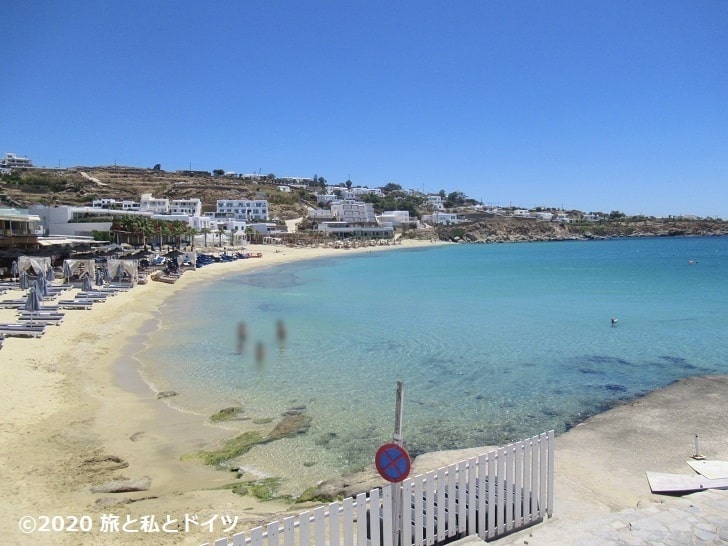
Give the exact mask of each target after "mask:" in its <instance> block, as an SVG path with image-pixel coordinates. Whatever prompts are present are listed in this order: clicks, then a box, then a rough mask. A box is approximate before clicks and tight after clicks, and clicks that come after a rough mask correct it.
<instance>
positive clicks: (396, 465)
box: [374, 444, 411, 482]
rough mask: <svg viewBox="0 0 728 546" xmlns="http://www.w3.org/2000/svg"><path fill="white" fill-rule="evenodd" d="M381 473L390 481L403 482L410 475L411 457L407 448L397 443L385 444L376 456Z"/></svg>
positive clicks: (376, 463)
mask: <svg viewBox="0 0 728 546" xmlns="http://www.w3.org/2000/svg"><path fill="white" fill-rule="evenodd" d="M374 464H375V465H376V466H377V472H379V475H380V476H381V477H382V478H384V479H385V480H387V481H388V482H401V481H403V480H404V479H406V478H407V476H409V473H410V467H411V465H410V458H409V453H407V450H406V449H405V448H403V447H402V446H400V445H397V444H384V445H383V446H382V447H380V448H379V449H378V450H377V454H376V455H375V456H374Z"/></svg>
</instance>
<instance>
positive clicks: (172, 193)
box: [0, 167, 306, 220]
mask: <svg viewBox="0 0 728 546" xmlns="http://www.w3.org/2000/svg"><path fill="white" fill-rule="evenodd" d="M143 193H151V194H153V195H154V196H155V197H167V198H169V199H191V198H195V197H197V198H199V199H200V200H201V201H202V211H203V213H204V212H211V211H214V210H215V208H216V202H217V200H218V199H267V200H268V203H269V210H270V217H271V218H272V219H273V218H280V219H281V220H290V219H293V218H298V217H301V216H305V214H306V206H305V204H304V203H305V201H304V199H305V194H302V193H293V192H292V193H286V192H281V191H278V189H277V187H276V186H274V185H272V184H256V183H252V182H244V181H242V180H240V179H237V178H227V177H214V176H212V175H204V174H185V173H176V172H165V171H157V170H153V169H136V168H128V167H77V168H74V169H52V170H41V169H34V170H27V171H13V174H12V175H6V176H3V177H1V178H0V206H9V207H18V208H26V207H28V206H29V205H32V204H35V203H40V204H44V205H91V202H92V201H93V200H94V199H100V198H113V199H116V200H125V199H126V200H131V201H139V198H140V197H141V195H142V194H143Z"/></svg>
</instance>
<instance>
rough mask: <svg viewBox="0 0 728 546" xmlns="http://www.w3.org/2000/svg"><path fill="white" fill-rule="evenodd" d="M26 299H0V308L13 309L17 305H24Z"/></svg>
mask: <svg viewBox="0 0 728 546" xmlns="http://www.w3.org/2000/svg"><path fill="white" fill-rule="evenodd" d="M26 301H27V299H25V298H23V299H21V300H2V301H0V308H2V309H14V308H15V307H17V306H18V305H25V302H26Z"/></svg>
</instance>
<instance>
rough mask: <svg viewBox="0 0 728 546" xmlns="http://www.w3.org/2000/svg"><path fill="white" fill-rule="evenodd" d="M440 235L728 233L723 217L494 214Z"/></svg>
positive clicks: (469, 238)
mask: <svg viewBox="0 0 728 546" xmlns="http://www.w3.org/2000/svg"><path fill="white" fill-rule="evenodd" d="M436 232H437V238H438V239H440V240H441V241H450V242H455V243H514V242H537V241H588V240H599V239H614V238H625V237H690V236H697V237H713V236H726V235H728V222H725V221H722V220H672V219H664V220H663V219H646V220H631V219H625V220H620V221H605V222H602V223H569V224H567V223H560V222H548V221H542V220H537V219H534V218H514V217H501V216H493V217H491V218H486V219H479V220H477V221H467V220H466V221H464V222H462V223H459V224H456V225H451V226H439V227H438V228H437V230H436Z"/></svg>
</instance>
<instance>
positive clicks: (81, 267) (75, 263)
mask: <svg viewBox="0 0 728 546" xmlns="http://www.w3.org/2000/svg"><path fill="white" fill-rule="evenodd" d="M84 273H88V275H89V277H90V278H91V280H93V278H94V274H95V273H96V260H93V259H91V260H70V259H69V260H63V277H64V279H65V280H66V281H68V280H70V279H71V277H78V278H81V276H82V275H83V274H84Z"/></svg>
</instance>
